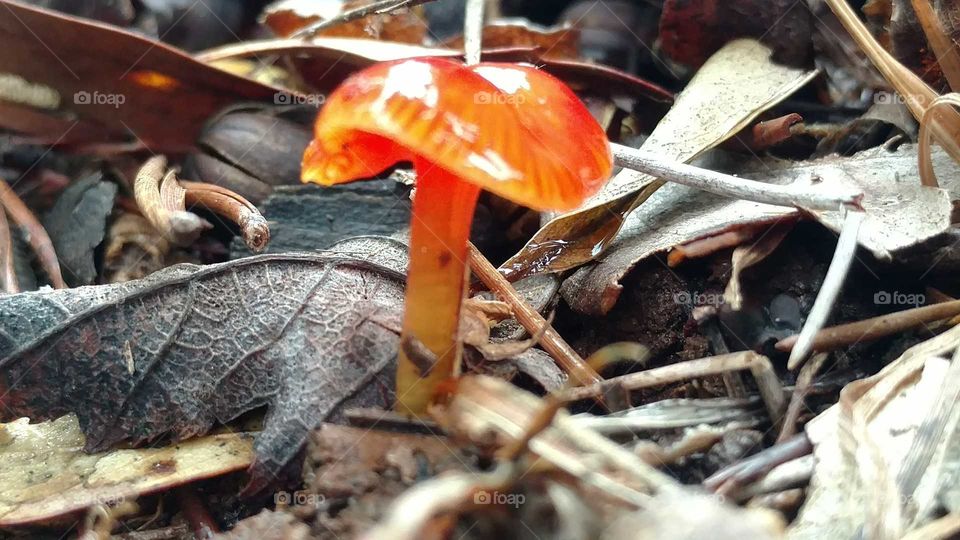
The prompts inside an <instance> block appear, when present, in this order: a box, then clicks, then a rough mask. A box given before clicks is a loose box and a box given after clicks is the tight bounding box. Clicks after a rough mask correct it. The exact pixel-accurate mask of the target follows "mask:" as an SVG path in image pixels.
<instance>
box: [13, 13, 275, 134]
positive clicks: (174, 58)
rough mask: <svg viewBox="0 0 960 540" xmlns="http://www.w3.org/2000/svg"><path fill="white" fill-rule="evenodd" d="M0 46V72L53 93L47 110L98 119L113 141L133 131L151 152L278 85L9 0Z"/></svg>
mask: <svg viewBox="0 0 960 540" xmlns="http://www.w3.org/2000/svg"><path fill="white" fill-rule="evenodd" d="M0 49H2V50H3V54H2V55H0V73H8V74H14V75H17V76H19V77H21V78H23V79H24V80H25V81H26V82H28V83H30V84H32V85H39V86H38V87H39V88H44V89H46V90H48V91H51V92H53V93H54V94H55V95H56V96H57V101H58V103H59V107H56V106H54V107H52V108H49V109H45V112H47V113H48V114H49V115H50V116H60V115H62V114H63V113H67V114H70V115H73V116H74V117H75V118H76V119H78V120H80V121H81V122H82V125H84V126H88V127H89V124H93V125H99V126H102V127H103V128H105V129H107V130H109V132H111V133H112V137H113V139H112V142H126V141H127V140H128V139H129V138H130V137H131V135H132V136H133V137H135V138H137V139H139V140H140V141H142V142H143V143H144V144H146V145H147V146H149V147H150V149H151V150H152V151H154V152H162V151H174V150H185V149H188V148H189V147H190V146H191V145H192V144H193V140H194V139H195V138H196V136H197V134H198V133H199V132H200V129H201V127H202V126H203V124H204V122H206V120H207V119H208V117H210V116H211V115H212V114H213V113H215V112H216V111H218V110H220V109H221V108H223V107H224V106H226V105H229V104H231V103H234V102H236V101H242V100H246V101H264V100H272V98H273V96H274V95H275V93H276V92H277V91H278V90H279V89H276V88H271V87H269V86H265V85H263V84H260V83H257V82H254V81H251V80H248V79H244V78H242V77H238V76H235V75H231V74H229V73H227V72H224V71H220V70H218V69H215V68H213V67H210V66H208V65H206V64H203V63H201V62H199V61H197V60H195V59H193V58H191V57H190V56H187V55H186V54H184V53H182V52H180V51H178V50H176V49H174V48H172V47H170V46H168V45H165V44H163V43H160V42H158V41H155V40H151V39H148V38H144V37H143V36H141V35H138V34H134V33H132V32H127V31H125V30H120V29H117V28H115V27H110V26H106V25H102V24H96V23H91V22H87V21H85V20H83V19H79V18H76V17H71V16H69V15H62V14H59V13H55V12H53V11H48V10H44V9H39V8H34V7H29V6H25V5H23V4H20V3H15V2H11V1H9V0H0ZM121 100H122V102H121ZM68 133H69V132H68ZM52 135H53V137H54V138H55V139H56V138H57V137H61V136H65V135H67V133H55V134H52ZM97 142H100V141H97Z"/></svg>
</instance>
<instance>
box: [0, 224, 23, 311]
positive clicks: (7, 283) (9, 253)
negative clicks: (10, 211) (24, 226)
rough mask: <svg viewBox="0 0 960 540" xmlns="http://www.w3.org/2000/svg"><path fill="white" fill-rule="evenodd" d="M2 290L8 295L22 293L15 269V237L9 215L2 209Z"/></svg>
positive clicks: (0, 242)
mask: <svg viewBox="0 0 960 540" xmlns="http://www.w3.org/2000/svg"><path fill="white" fill-rule="evenodd" d="M0 289H2V290H3V292H5V293H8V294H14V293H18V292H20V283H19V281H18V280H17V272H16V269H14V267H13V237H12V236H11V235H10V223H9V222H8V221H7V213H6V212H4V211H3V210H2V209H0Z"/></svg>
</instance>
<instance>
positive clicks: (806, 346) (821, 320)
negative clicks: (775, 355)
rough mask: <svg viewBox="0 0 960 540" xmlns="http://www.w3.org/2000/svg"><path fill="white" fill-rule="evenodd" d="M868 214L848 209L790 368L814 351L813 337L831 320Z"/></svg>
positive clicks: (791, 355) (788, 367)
mask: <svg viewBox="0 0 960 540" xmlns="http://www.w3.org/2000/svg"><path fill="white" fill-rule="evenodd" d="M865 216H866V214H865V213H863V212H857V211H847V216H846V218H845V219H844V221H843V229H842V230H841V231H840V240H838V241H837V249H836V251H834V252H833V260H832V261H830V268H828V269H827V276H826V277H825V278H824V279H823V285H822V286H821V287H820V292H819V293H818V294H817V299H816V300H815V301H814V302H813V309H811V310H810V315H808V316H807V322H805V323H804V324H803V328H802V329H801V330H800V336H799V337H797V344H796V345H795V346H794V347H793V350H792V351H791V352H790V359H789V360H788V361H787V369H790V370H793V369H796V368H798V367H799V366H800V365H801V364H802V363H803V361H804V360H806V359H807V355H809V354H810V351H811V350H813V338H814V337H815V336H816V335H817V332H819V331H820V329H821V328H823V326H824V325H825V324H826V323H827V318H828V317H829V316H830V312H831V311H832V310H833V304H834V302H836V300H837V296H838V295H839V294H840V288H841V287H842V286H843V281H844V279H846V277H847V273H848V272H849V271H850V265H851V264H852V263H853V256H854V255H855V254H856V252H857V235H858V234H859V233H860V225H861V224H862V223H863V219H864V217H865Z"/></svg>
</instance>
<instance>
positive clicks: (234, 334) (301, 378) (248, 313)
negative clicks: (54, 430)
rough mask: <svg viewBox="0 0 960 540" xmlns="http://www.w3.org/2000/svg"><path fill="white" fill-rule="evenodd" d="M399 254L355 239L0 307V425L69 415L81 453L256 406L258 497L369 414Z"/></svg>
mask: <svg viewBox="0 0 960 540" xmlns="http://www.w3.org/2000/svg"><path fill="white" fill-rule="evenodd" d="M346 253H351V254H350V255H347V254H346ZM405 253H406V247H405V246H403V245H402V244H399V243H394V242H391V241H389V240H388V239H359V240H354V241H348V242H344V243H342V244H340V245H338V246H336V247H335V250H334V251H331V252H329V253H323V254H288V255H266V256H260V257H251V258H248V259H242V260H239V261H232V262H228V263H223V264H218V265H213V266H207V267H197V266H193V265H178V266H173V267H170V268H167V269H165V270H163V271H161V272H158V273H156V274H154V275H152V276H151V277H148V278H147V279H144V280H141V281H138V282H131V283H127V284H123V285H113V286H101V287H86V288H81V289H75V290H69V291H58V292H47V293H35V294H20V295H12V296H8V297H4V298H0V313H2V315H0V324H4V326H6V328H4V329H3V332H2V333H0V334H2V337H0V357H3V359H2V360H0V390H2V392H0V396H2V397H0V404H2V405H3V407H0V409H2V410H3V412H2V417H3V418H9V417H11V416H14V417H16V416H18V415H19V416H29V417H31V419H34V420H41V419H49V418H56V417H59V416H62V415H64V414H67V413H70V412H75V413H76V414H77V416H78V418H79V420H80V426H81V427H82V429H83V431H84V433H85V434H86V436H87V440H86V445H85V449H86V450H87V451H97V450H103V449H106V448H109V447H111V446H112V445H114V444H116V443H118V442H120V441H130V442H131V443H133V444H135V445H137V444H145V443H148V442H150V441H153V440H156V439H158V438H160V437H162V436H164V435H167V434H169V435H171V436H172V437H173V438H174V439H183V438H188V437H192V436H196V435H199V434H202V433H204V432H206V431H208V430H209V429H210V428H211V427H212V426H213V425H214V424H215V423H218V422H220V423H222V422H228V421H230V420H231V419H233V418H236V417H237V416H238V415H240V414H241V413H243V412H246V411H249V410H251V409H253V408H256V407H260V406H264V405H266V406H268V414H267V418H266V423H265V428H264V431H263V433H262V434H261V435H260V436H259V437H258V438H257V441H256V446H255V448H256V451H257V461H256V463H254V465H253V466H252V472H253V473H254V479H253V480H254V485H260V484H257V482H259V481H264V480H269V478H271V477H272V475H275V474H276V473H277V472H278V471H279V470H280V469H281V468H282V467H283V466H284V465H285V464H286V463H287V462H288V461H290V459H291V458H293V457H294V456H295V455H296V453H297V451H298V450H299V448H300V447H301V445H302V443H303V442H304V440H305V439H306V436H307V433H308V432H309V430H310V429H312V428H314V427H315V426H317V425H318V424H319V423H320V422H321V421H323V420H324V419H326V418H328V417H329V416H330V415H331V414H333V413H334V412H336V411H337V410H339V408H340V407H341V406H342V405H343V404H344V403H345V402H350V401H351V400H352V399H354V398H356V396H358V395H360V396H362V398H361V399H363V400H365V401H367V404H368V405H371V404H372V403H371V402H373V401H376V399H375V398H374V396H375V394H376V392H375V390H376V386H375V385H376V383H377V380H378V378H379V377H380V376H381V375H384V374H386V375H387V376H388V377H389V374H387V373H385V372H389V371H390V369H391V367H392V365H393V359H394V357H395V355H396V350H397V341H398V338H397V334H398V333H399V318H400V315H401V311H402V309H401V306H402V302H403V298H402V297H403V291H402V289H403V280H404V278H403V274H402V273H401V272H402V271H403V267H404V266H405ZM358 254H359V256H358ZM363 255H367V258H361V256H363ZM379 263H383V264H387V265H390V267H388V266H384V265H383V264H379ZM91 305H92V307H87V306H91ZM25 313H29V314H31V316H30V317H23V316H22V315H23V314H25ZM125 353H126V354H125ZM389 380H390V378H388V379H387V380H385V381H384V383H383V384H384V385H385V386H387V387H391V383H390V382H389ZM380 405H385V404H380Z"/></svg>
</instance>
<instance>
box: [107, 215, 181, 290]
mask: <svg viewBox="0 0 960 540" xmlns="http://www.w3.org/2000/svg"><path fill="white" fill-rule="evenodd" d="M169 254H170V242H168V241H167V239H166V238H164V237H163V235H161V234H160V233H158V232H157V230H156V229H155V228H154V227H153V225H150V222H149V221H147V219H146V218H145V217H143V216H141V215H139V214H130V213H126V212H125V213H123V214H120V216H118V217H117V218H116V219H115V220H114V221H113V223H112V224H111V225H110V230H109V232H108V233H107V246H106V249H105V250H104V255H103V275H104V280H103V281H104V282H105V283H123V282H124V281H130V280H133V279H140V278H143V277H146V276H147V275H149V274H152V273H154V272H156V271H157V270H160V269H161V268H164V267H166V266H168V265H169V263H168V256H169Z"/></svg>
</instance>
